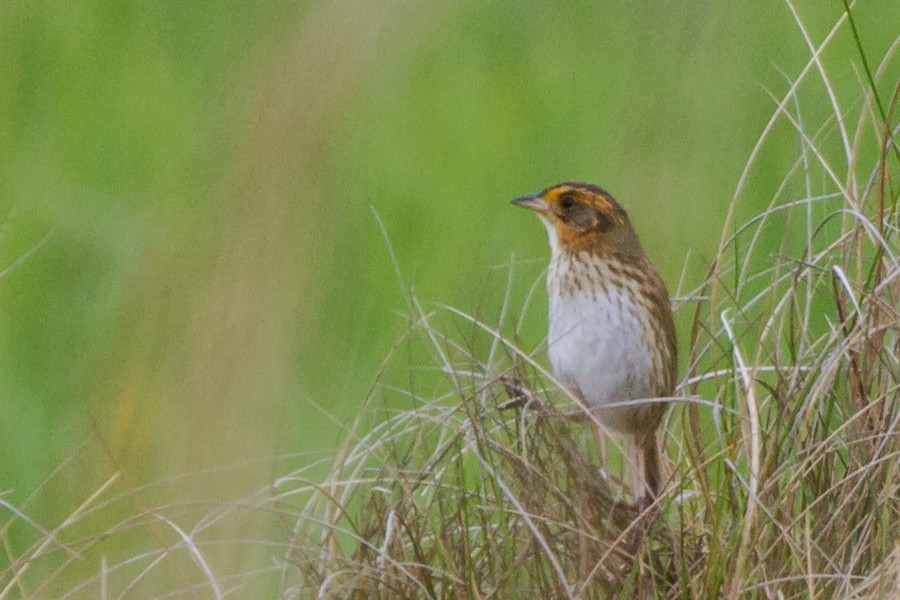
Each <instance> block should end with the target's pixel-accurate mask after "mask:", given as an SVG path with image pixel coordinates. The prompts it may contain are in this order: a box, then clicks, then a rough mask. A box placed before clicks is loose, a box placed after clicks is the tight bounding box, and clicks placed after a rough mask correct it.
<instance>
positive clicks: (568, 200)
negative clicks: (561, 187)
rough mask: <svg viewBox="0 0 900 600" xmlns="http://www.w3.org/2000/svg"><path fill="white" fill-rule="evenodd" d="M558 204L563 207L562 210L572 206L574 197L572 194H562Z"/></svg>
mask: <svg viewBox="0 0 900 600" xmlns="http://www.w3.org/2000/svg"><path fill="white" fill-rule="evenodd" d="M559 205H560V206H561V207H562V208H563V210H569V209H570V208H572V207H573V206H575V198H573V197H572V196H563V197H562V198H560V199H559Z"/></svg>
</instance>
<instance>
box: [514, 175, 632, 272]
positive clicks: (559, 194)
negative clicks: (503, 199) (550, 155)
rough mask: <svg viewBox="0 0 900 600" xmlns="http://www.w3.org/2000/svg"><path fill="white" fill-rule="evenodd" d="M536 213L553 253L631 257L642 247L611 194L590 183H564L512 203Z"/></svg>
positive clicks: (626, 214)
mask: <svg viewBox="0 0 900 600" xmlns="http://www.w3.org/2000/svg"><path fill="white" fill-rule="evenodd" d="M512 202H513V204H515V205H517V206H522V207H524V208H528V209H531V210H533V211H534V212H535V213H537V215H538V217H540V219H541V221H543V223H544V225H545V226H546V227H547V234H548V235H549V237H550V246H551V247H552V248H553V251H554V252H557V251H560V250H565V251H570V252H581V251H587V252H593V253H596V254H600V255H603V254H611V253H618V254H634V253H640V252H641V247H640V243H639V242H638V238H637V234H635V232H634V228H633V227H632V225H631V220H630V219H629V218H628V213H627V212H625V209H624V208H622V206H621V205H620V204H619V203H618V202H616V200H615V198H613V197H612V194H610V193H609V192H607V191H606V190H604V189H603V188H601V187H599V186H596V185H592V184H589V183H578V182H566V183H559V184H557V185H554V186H551V187H548V188H547V189H545V190H544V191H542V192H540V193H538V194H533V195H531V196H522V197H521V198H516V199H515V200H513V201H512Z"/></svg>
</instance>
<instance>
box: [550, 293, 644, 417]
mask: <svg viewBox="0 0 900 600" xmlns="http://www.w3.org/2000/svg"><path fill="white" fill-rule="evenodd" d="M549 300H550V315H549V337H548V351H549V354H550V364H551V365H552V366H553V373H554V375H555V376H556V378H557V379H559V380H560V381H561V382H562V383H563V384H565V385H566V386H568V387H570V388H571V391H572V392H573V393H575V394H577V395H580V396H581V398H582V400H583V401H584V402H585V403H586V404H587V405H588V406H589V407H591V408H598V409H602V408H603V407H605V406H607V405H609V404H610V403H615V402H622V401H628V400H638V399H641V398H652V397H653V396H655V395H656V394H655V389H654V388H655V386H654V385H653V381H654V380H655V378H654V377H653V376H652V373H653V355H652V353H651V350H650V348H649V346H648V344H647V340H646V339H645V337H644V335H643V331H644V329H643V328H642V327H641V325H640V321H639V320H638V319H639V315H641V316H643V313H644V311H645V309H644V308H643V307H642V306H639V305H635V304H634V303H632V302H631V301H630V300H629V298H628V295H627V293H623V292H622V291H612V292H610V293H608V294H603V293H597V294H596V295H595V296H592V295H591V294H590V293H584V292H580V293H576V294H574V295H571V296H567V297H561V296H560V295H558V294H552V295H551V296H550V299H549ZM644 318H646V316H644ZM637 412H638V410H637V409H636V408H632V409H628V408H624V409H618V410H617V409H608V410H599V411H597V412H596V414H597V415H598V416H599V418H600V419H601V420H602V421H604V422H606V423H607V424H608V425H609V426H611V427H613V428H615V429H618V430H620V431H623V432H626V433H627V432H632V431H634V430H635V429H636V428H639V425H638V423H636V422H634V420H635V419H636V418H638V417H639V415H638V414H636V413H637Z"/></svg>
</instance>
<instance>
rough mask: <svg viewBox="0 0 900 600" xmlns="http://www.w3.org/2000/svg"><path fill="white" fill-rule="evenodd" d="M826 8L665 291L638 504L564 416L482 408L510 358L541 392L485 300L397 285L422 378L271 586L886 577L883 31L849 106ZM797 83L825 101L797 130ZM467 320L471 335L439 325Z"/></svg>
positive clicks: (789, 587)
mask: <svg viewBox="0 0 900 600" xmlns="http://www.w3.org/2000/svg"><path fill="white" fill-rule="evenodd" d="M798 23H799V26H800V28H801V31H803V33H804V36H805V37H806V39H807V40H808V41H809V37H808V36H807V35H806V31H805V29H803V25H802V23H800V21H799V20H798ZM842 27H847V28H849V29H850V31H851V33H852V35H853V38H854V40H855V41H856V43H857V44H858V38H857V37H856V32H855V27H854V26H853V23H852V19H851V13H850V12H849V10H848V11H847V12H846V13H845V14H844V16H843V17H842V18H841V20H840V21H839V22H838V23H837V25H835V27H834V29H832V31H831V32H830V33H829V35H828V36H827V37H826V38H825V40H824V41H823V42H822V44H821V45H819V46H815V45H813V44H812V42H811V41H810V42H809V43H810V52H811V56H812V58H811V59H810V61H809V63H808V64H807V66H806V68H805V69H804V70H803V71H802V72H801V73H800V75H799V76H798V78H797V79H796V80H795V81H789V89H788V91H787V93H786V94H785V95H784V96H783V97H781V98H775V101H776V109H775V112H774V113H773V115H772V117H771V120H770V121H769V123H768V125H767V126H766V128H765V129H764V132H763V134H762V135H761V137H760V140H759V144H758V145H757V147H756V148H755V149H754V151H753V153H752V155H751V157H750V159H749V161H748V163H747V166H746V169H745V171H744V173H743V174H742V176H741V179H740V182H739V184H738V187H737V191H736V193H735V196H734V200H733V202H732V205H731V210H730V211H729V215H728V221H727V224H726V227H725V232H726V233H725V235H723V238H722V241H721V244H720V247H719V252H718V254H717V255H716V256H715V257H714V259H713V260H712V261H711V264H710V266H709V271H708V276H707V277H706V279H705V280H704V281H703V282H702V283H701V284H700V285H699V286H697V288H696V289H694V290H692V291H690V292H687V293H684V294H683V295H682V296H681V300H682V301H688V302H686V303H683V304H682V306H681V307H680V311H679V312H682V313H684V311H688V312H690V313H692V314H691V316H690V330H689V331H685V330H682V331H681V335H682V338H683V339H685V338H686V339H687V343H688V345H689V351H688V352H687V353H686V354H687V356H688V365H687V369H686V374H685V377H684V379H683V381H682V382H681V385H680V386H679V393H680V394H681V395H682V400H684V401H683V402H681V403H680V405H679V406H676V408H675V409H674V410H672V411H670V413H669V415H670V416H669V418H668V422H667V426H666V427H665V433H664V436H665V437H664V441H665V446H666V447H667V449H668V456H669V465H668V467H669V472H670V473H671V477H670V481H669V485H668V487H667V488H666V491H665V493H664V494H663V496H662V498H660V500H659V502H658V503H657V505H656V506H654V507H652V508H651V510H649V511H647V512H646V513H645V514H641V515H639V514H638V513H637V511H635V510H634V509H633V508H631V507H630V506H629V505H628V504H626V503H624V502H622V501H621V500H622V499H623V498H624V497H625V496H624V494H623V492H622V485H621V482H620V481H619V480H618V478H617V477H615V475H614V473H615V471H616V463H617V458H616V456H615V453H614V452H613V453H612V455H610V456H607V453H606V452H605V451H602V450H601V451H598V450H596V448H597V446H596V445H594V444H592V443H591V442H590V440H588V439H586V434H585V432H584V431H583V430H582V429H580V428H579V426H578V425H571V424H567V423H564V422H562V421H560V420H555V419H552V418H543V417H542V418H536V417H534V416H533V415H528V414H524V415H523V414H519V413H514V412H511V411H502V410H500V409H499V407H500V406H501V405H502V404H503V402H504V401H505V400H506V395H505V392H504V389H503V386H502V385H501V379H502V378H503V377H508V376H511V375H512V376H515V377H516V379H517V380H520V381H527V382H528V386H529V388H530V389H531V390H533V391H534V393H536V394H539V395H540V396H541V397H544V396H553V395H556V396H562V393H561V392H559V391H558V390H554V387H553V385H551V384H550V382H549V380H550V378H549V376H548V374H547V373H546V372H545V371H544V370H543V369H542V368H541V367H540V359H539V358H538V357H536V356H533V355H532V354H531V353H529V352H527V351H525V350H523V349H521V348H520V347H519V345H518V343H517V341H516V337H515V334H514V333H512V334H506V333H505V332H503V331H501V330H502V328H503V327H502V323H503V319H504V318H505V315H506V313H507V308H506V306H505V305H504V309H503V310H502V311H501V317H500V318H499V319H497V320H488V319H478V318H475V317H470V316H468V315H465V314H463V313H462V312H460V311H457V310H455V309H447V308H441V309H438V310H436V311H434V312H433V313H429V312H428V311H426V310H424V309H423V308H422V307H421V305H420V304H419V302H418V300H417V299H416V298H414V297H413V298H412V300H411V303H410V308H411V309H410V314H411V327H410V330H409V332H408V335H407V337H406V339H405V340H404V342H403V343H404V344H410V345H411V346H412V347H414V348H415V350H414V351H413V352H412V354H413V355H415V356H417V357H421V356H430V357H432V359H433V363H432V365H431V368H432V371H436V372H439V373H440V374H441V375H442V376H443V378H444V379H443V382H442V383H436V384H434V388H431V389H430V391H429V393H428V394H422V393H421V392H417V391H414V389H415V388H414V387H411V388H410V389H406V390H398V389H397V388H394V387H392V386H391V385H389V384H387V383H382V384H381V385H380V387H379V388H377V390H376V391H379V392H381V393H384V394H392V393H398V392H399V393H402V394H406V395H407V397H408V398H409V399H411V400H412V403H413V405H414V407H413V408H411V409H408V410H401V411H398V412H396V413H394V414H393V415H392V416H391V417H390V418H388V419H386V420H385V421H384V422H382V423H381V424H380V425H378V426H377V427H375V428H374V429H373V430H371V431H370V432H369V433H367V434H365V435H355V434H353V435H351V436H349V438H348V442H347V445H346V447H345V448H344V449H343V452H342V453H341V454H340V455H339V456H338V457H337V459H336V460H335V462H334V467H333V470H332V472H331V474H330V476H329V477H328V478H327V479H326V480H325V481H324V482H322V484H321V486H320V487H319V488H318V489H317V490H316V491H315V493H313V494H312V496H311V498H310V499H309V502H308V503H307V504H306V506H305V507H304V509H303V510H302V511H301V515H300V518H299V519H298V521H297V526H296V529H295V532H294V537H293V540H292V551H291V555H290V557H289V562H292V563H293V564H294V565H296V567H297V570H298V575H299V577H298V578H297V582H296V586H295V587H293V588H290V590H291V595H292V597H307V596H309V595H317V596H318V597H329V598H330V597H334V598H338V597H341V598H342V597H354V596H356V597H384V598H394V597H426V598H440V597H470V598H487V597H502V598H518V597H521V598H534V597H542V598H606V597H610V596H626V597H627V596H643V597H689V598H697V597H716V596H729V597H735V596H750V597H757V596H761V597H773V598H775V597H778V598H799V597H842V598H879V597H885V596H886V595H889V594H890V593H891V592H893V591H896V589H897V585H898V581H900V579H898V578H900V551H898V546H897V540H898V539H900V501H898V491H900V490H898V486H900V468H898V464H900V462H898V458H900V401H898V398H900V362H898V355H900V313H898V311H900V309H898V307H900V229H898V218H897V197H898V188H897V182H896V178H895V177H892V174H891V171H892V169H894V170H895V169H896V168H897V167H898V163H900V149H898V146H897V143H896V140H897V126H895V124H894V123H895V122H896V118H895V117H894V115H895V109H896V107H897V102H898V93H900V86H898V85H896V84H895V83H892V82H891V81H890V78H889V74H890V73H892V72H895V71H896V60H895V57H896V48H897V43H895V44H894V45H893V46H892V47H891V48H890V50H889V51H888V53H887V54H886V55H885V56H884V57H883V58H882V60H881V61H880V62H879V63H878V64H877V65H870V64H869V62H868V61H867V60H865V55H864V54H863V53H862V51H860V56H861V57H863V59H862V60H861V61H860V62H861V67H860V77H859V81H860V84H859V87H858V88H857V90H861V94H858V95H857V96H856V97H853V98H852V99H851V108H850V109H849V110H848V109H845V108H842V106H841V104H842V102H841V100H840V99H839V94H838V92H837V90H836V89H835V87H834V86H833V85H832V84H831V82H830V79H829V74H828V73H827V72H826V70H825V69H824V67H823V66H822V63H821V60H820V55H821V53H822V51H823V50H824V49H825V48H826V47H827V45H828V44H829V43H830V41H831V40H832V38H833V37H834V35H835V34H836V32H837V31H839V30H840V29H841V28H842ZM886 85H887V87H885V86H886ZM890 86H893V87H890ZM807 88H810V89H811V90H814V91H806V90H807ZM801 90H804V93H803V94H802V95H801V93H800V92H801ZM885 90H886V92H885ZM808 96H809V97H811V100H808V99H807V97H808ZM807 103H814V104H816V106H821V105H822V103H824V104H825V105H826V106H829V107H830V108H831V111H832V112H831V113H830V114H829V115H827V116H826V117H825V118H824V120H823V122H822V123H821V124H820V125H819V126H818V128H816V129H812V128H810V127H809V126H808V125H807V124H806V123H805V119H804V116H805V114H804V109H805V107H806V106H807ZM785 126H787V129H788V131H790V132H793V139H794V140H795V141H796V142H797V143H798V146H799V153H798V157H797V160H796V162H795V163H794V164H792V165H789V166H788V168H786V169H785V174H784V178H783V181H782V184H781V186H780V187H779V188H778V189H777V190H775V191H774V193H773V194H772V198H771V203H770V207H769V208H768V209H767V210H766V211H765V212H763V213H762V214H759V215H756V216H754V217H753V218H751V219H749V220H747V221H746V222H744V223H743V224H740V225H735V224H734V223H735V220H736V217H735V213H736V209H737V208H739V206H740V201H741V199H742V198H743V195H744V194H745V185H746V184H747V182H748V181H750V180H752V178H753V173H754V170H755V169H758V168H761V167H760V164H759V163H760V157H761V156H763V155H764V152H765V145H766V142H768V141H769V140H770V139H772V138H773V137H775V136H777V135H783V134H784V132H783V131H781V129H785ZM773 248H775V249H777V250H775V251H774V252H773V251H772V249H773ZM682 318H685V315H684V314H682ZM443 319H447V320H449V323H444V322H443V321H442V320H443ZM495 323H500V325H496V324H495ZM472 329H474V330H475V331H476V332H480V334H481V335H482V337H483V338H484V340H486V342H487V343H477V342H473V340H472V339H469V338H468V337H467V336H466V335H460V334H458V333H457V334H449V333H446V332H447V331H456V332H459V331H469V330H472ZM476 337H477V336H476ZM419 366H424V367H428V365H427V364H426V365H419ZM419 389H421V386H419Z"/></svg>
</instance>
